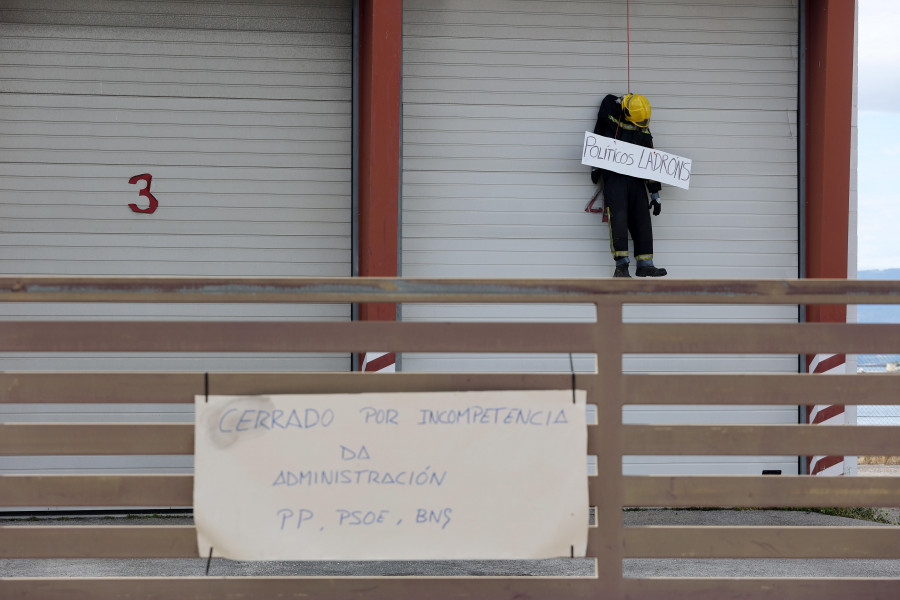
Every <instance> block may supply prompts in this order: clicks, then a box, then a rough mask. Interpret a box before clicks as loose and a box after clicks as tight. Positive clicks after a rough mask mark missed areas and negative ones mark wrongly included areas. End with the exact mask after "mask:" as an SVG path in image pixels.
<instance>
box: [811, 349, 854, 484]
mask: <svg viewBox="0 0 900 600" xmlns="http://www.w3.org/2000/svg"><path fill="white" fill-rule="evenodd" d="M846 366H847V358H846V356H844V355H843V354H816V355H815V356H814V357H813V358H812V360H811V361H810V362H809V367H808V371H809V372H810V373H816V374H819V375H837V374H843V373H845V372H846ZM806 422H807V423H809V424H810V425H846V423H847V420H846V412H845V411H844V406H843V405H840V404H816V405H813V406H807V407H806ZM806 466H807V472H808V473H809V474H810V475H843V474H844V457H843V456H807V457H806Z"/></svg>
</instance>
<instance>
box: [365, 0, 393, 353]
mask: <svg viewBox="0 0 900 600" xmlns="http://www.w3.org/2000/svg"><path fill="white" fill-rule="evenodd" d="M358 22H359V38H358V40H359V41H358V43H359V70H358V73H357V77H358V79H357V81H358V89H359V105H358V115H359V129H358V132H357V133H358V135H357V144H358V156H359V163H358V169H359V172H358V182H359V183H358V185H359V187H358V194H357V198H358V200H357V202H358V213H357V215H356V218H357V223H358V229H359V238H358V240H359V245H358V250H357V252H358V265H359V276H360V277H396V276H397V265H398V235H399V203H400V200H399V198H400V127H401V123H400V116H401V95H400V94H401V51H402V24H403V2H402V0H359V16H358ZM396 318H397V308H396V305H395V304H385V303H369V304H360V306H359V320H360V321H393V320H396ZM379 354H380V353H379ZM364 362H365V361H364V360H363V361H361V363H360V364H364ZM380 362H381V363H384V362H386V359H384V358H381V359H380ZM393 363H394V360H393V354H391V355H390V364H391V365H393ZM369 370H371V369H369ZM379 370H380V369H379Z"/></svg>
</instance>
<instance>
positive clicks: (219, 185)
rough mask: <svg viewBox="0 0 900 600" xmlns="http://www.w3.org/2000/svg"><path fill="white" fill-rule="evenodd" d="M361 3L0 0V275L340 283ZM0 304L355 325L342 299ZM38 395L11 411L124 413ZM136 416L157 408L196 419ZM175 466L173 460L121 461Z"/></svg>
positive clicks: (58, 311) (123, 365)
mask: <svg viewBox="0 0 900 600" xmlns="http://www.w3.org/2000/svg"><path fill="white" fill-rule="evenodd" d="M351 10H352V3H351V2H350V0H342V1H332V0H297V1H294V0H285V1H280V2H250V3H248V2H238V1H223V2H215V3H209V2H175V1H169V0H153V1H146V2H132V1H122V0H79V1H76V2H68V3H65V4H62V3H59V2H55V1H53V0H35V1H31V0H29V1H28V2H25V1H23V0H17V1H16V0H2V1H0V91H2V93H0V272H2V273H6V274H32V275H34V274H37V275H187V276H201V275H213V276H317V277H318V276H349V275H350V274H351V257H350V248H351V223H350V218H351V214H350V169H351V148H350V145H351V142H350V140H351V121H352V119H351V71H352V69H351V66H352V56H351V55H352V39H351V35H352V15H351ZM141 175H147V176H148V177H144V178H138V179H132V178H134V177H135V176H141ZM148 184H149V187H150V191H149V192H145V195H144V196H142V195H141V190H142V189H145V188H146V187H147V185H148ZM148 193H149V194H152V195H153V196H154V198H155V199H156V201H157V202H158V207H157V209H156V211H155V212H153V213H152V214H149V213H139V212H134V211H133V210H132V209H131V208H129V204H135V205H136V206H137V207H138V208H139V209H144V210H146V209H148V208H149V206H150V202H151V200H150V199H149V197H147V195H146V194H148ZM3 310H4V315H5V316H4V318H16V319H39V320H45V319H56V318H65V319H97V318H99V319H109V320H114V319H126V320H133V319H137V318H146V319H161V320H178V319H185V320H189V319H202V318H206V317H208V316H209V317H215V318H225V319H238V320H253V319H261V320H298V319H299V320H308V319H314V320H349V318H350V308H349V306H346V305H343V306H336V305H320V306H312V307H309V306H290V305H266V306H250V305H234V306H216V305H202V306H196V305H152V306H137V307H135V306H124V305H106V306H97V305H84V304H82V305H59V304H54V305H43V306H41V305H34V304H31V305H10V304H5V305H4V306H3ZM0 368H2V369H4V370H48V369H52V370H106V371H109V370H119V371H132V370H135V371H146V370H173V371H186V370H190V371H208V370H214V371H222V370H273V371H274V370H336V371H341V370H348V369H349V368H350V358H349V356H348V355H319V356H309V355H266V356H260V355H252V356H245V355H241V356H233V355H226V356H215V357H209V356H205V357H204V356H196V355H188V356H168V357H162V356H135V355H130V356H128V355H126V356H120V355H108V356H102V355H90V356H54V357H49V358H47V357H45V356H42V357H40V358H38V357H37V356H20V355H17V356H9V355H7V356H0ZM45 408H48V409H49V410H50V414H48V412H46V411H44V410H42V411H41V412H40V413H35V412H34V408H33V407H31V408H27V407H7V408H6V409H5V410H7V411H11V412H10V413H8V414H7V415H6V418H7V419H8V420H48V419H53V418H61V419H70V420H96V419H98V418H99V419H103V420H110V419H113V420H115V419H127V420H128V419H132V418H133V415H132V414H130V413H121V414H117V413H115V412H112V413H111V412H110V407H108V406H107V407H95V408H96V410H95V411H91V412H92V414H87V413H85V412H83V411H79V412H78V413H77V414H76V413H72V412H70V411H71V409H67V408H66V407H64V406H56V407H45ZM139 410H140V411H141V412H142V413H143V415H142V417H141V418H143V419H145V420H147V421H160V420H162V421H169V420H182V419H185V418H190V415H191V413H184V412H183V411H177V412H174V413H173V412H170V411H172V407H171V406H150V407H140V409H139ZM53 413H56V414H53ZM129 460H130V459H129ZM75 462H77V463H78V464H79V465H80V464H82V462H79V461H75ZM7 464H8V465H9V467H8V468H7V469H6V470H7V471H8V470H16V469H17V468H18V467H17V466H16V465H13V464H12V463H7ZM17 464H18V465H20V464H21V463H17ZM35 464H36V465H37V467H38V468H43V466H46V465H47V464H49V463H48V462H46V461H38V462H37V463H35V462H34V461H32V462H30V463H29V466H34V465H35ZM54 464H55V465H57V466H59V465H62V466H64V467H65V466H70V463H69V462H66V463H61V462H59V461H58V460H56V461H55V462H54ZM71 464H75V463H71ZM120 464H121V462H120V461H118V462H117V460H110V461H106V460H105V459H91V461H90V465H91V467H92V468H105V466H109V465H120ZM172 464H181V462H178V461H173V460H172V459H160V460H154V461H153V464H152V465H149V464H148V465H134V464H133V463H130V466H132V467H134V468H136V469H141V468H145V467H148V468H149V467H153V468H156V467H159V466H160V465H172Z"/></svg>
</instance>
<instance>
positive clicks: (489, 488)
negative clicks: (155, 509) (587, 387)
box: [194, 390, 588, 560]
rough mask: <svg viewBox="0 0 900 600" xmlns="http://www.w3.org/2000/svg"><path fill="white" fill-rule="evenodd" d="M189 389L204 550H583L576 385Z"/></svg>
mask: <svg viewBox="0 0 900 600" xmlns="http://www.w3.org/2000/svg"><path fill="white" fill-rule="evenodd" d="M576 398H577V403H573V397H572V391H571V390H552V391H534V390H531V391H496V392H456V393H450V392H435V393H404V394H329V395H324V394H321V395H279V396H254V397H241V396H210V397H209V401H208V403H207V402H206V398H205V397H204V396H197V397H196V432H195V434H196V437H195V476H194V518H195V522H196V526H197V536H198V541H197V543H198V548H199V554H200V555H201V556H204V557H205V556H207V555H208V554H209V552H210V548H212V549H213V553H214V555H215V556H221V557H225V558H231V559H236V560H319V559H322V560H325V559H331V560H387V559H392V560H407V559H408V560H413V559H415V560H429V559H530V558H551V557H559V556H571V554H572V553H573V552H574V554H575V556H584V554H585V551H586V545H587V526H588V495H587V473H586V469H585V457H586V454H587V431H586V423H585V392H584V391H581V390H579V391H578V392H577V396H576Z"/></svg>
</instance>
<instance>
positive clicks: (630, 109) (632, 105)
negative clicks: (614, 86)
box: [622, 94, 650, 127]
mask: <svg viewBox="0 0 900 600" xmlns="http://www.w3.org/2000/svg"><path fill="white" fill-rule="evenodd" d="M622 112H624V113H625V118H626V119H628V120H629V121H631V122H632V123H634V124H635V125H637V126H638V127H646V126H647V125H649V124H650V101H649V100H647V98H645V97H644V96H641V95H640V94H626V95H625V97H624V98H622Z"/></svg>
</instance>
